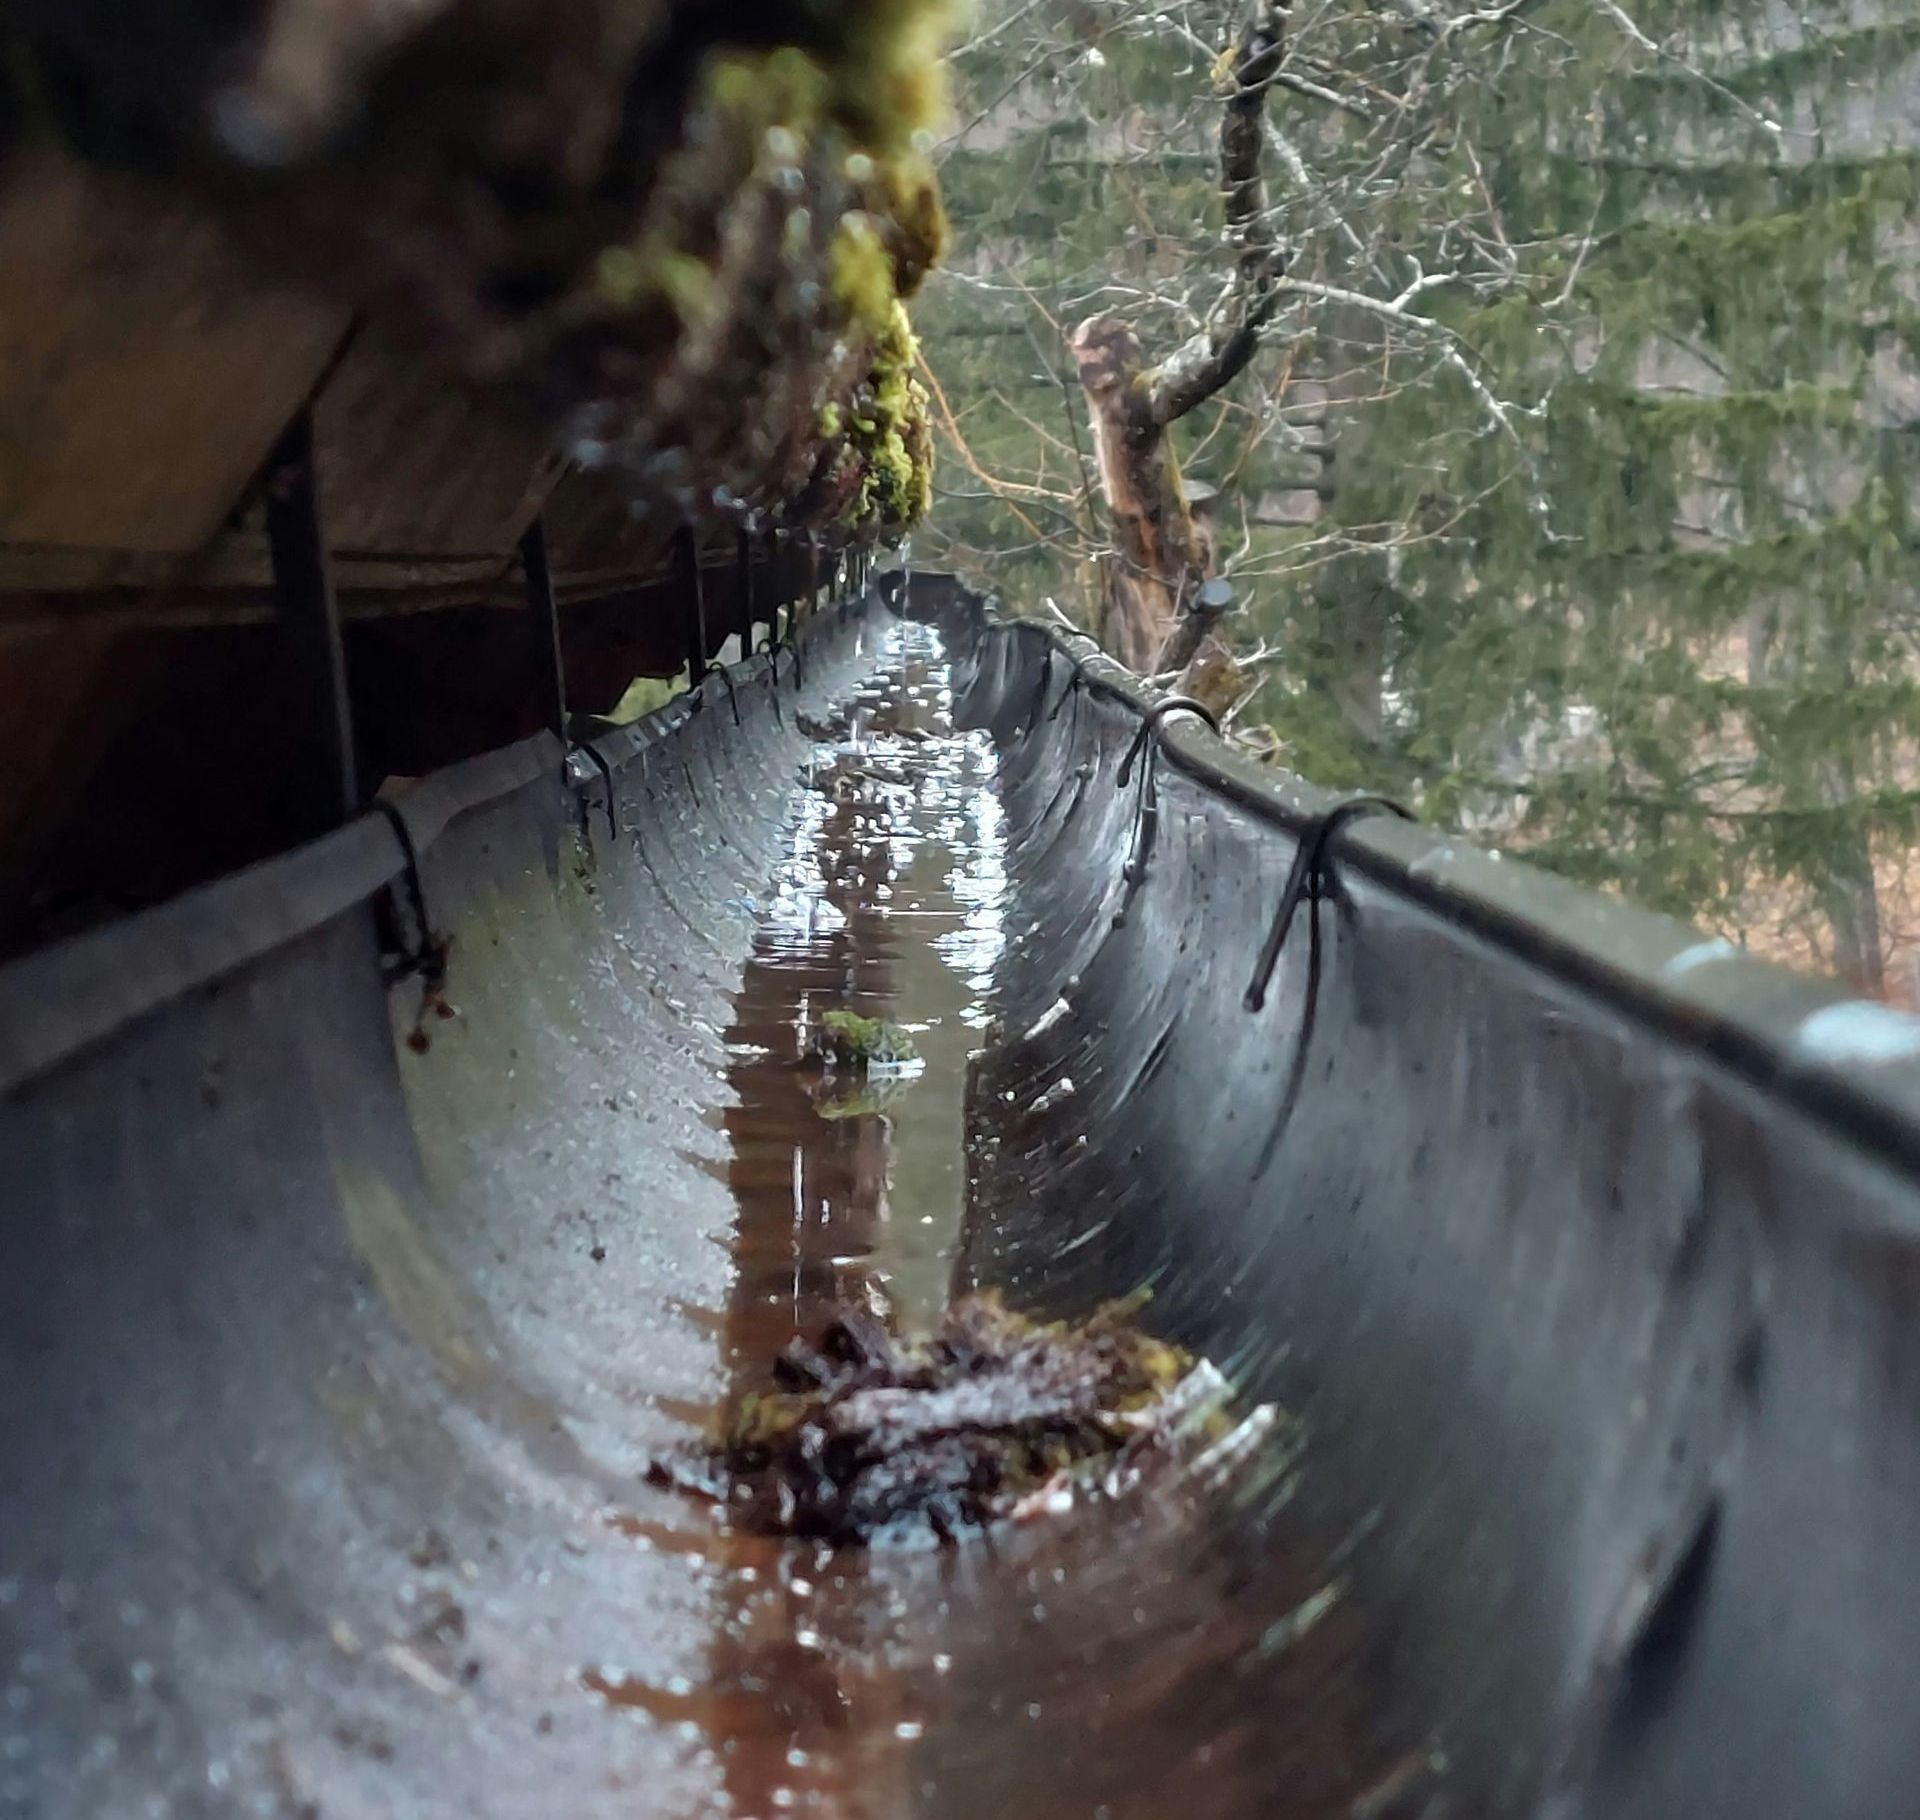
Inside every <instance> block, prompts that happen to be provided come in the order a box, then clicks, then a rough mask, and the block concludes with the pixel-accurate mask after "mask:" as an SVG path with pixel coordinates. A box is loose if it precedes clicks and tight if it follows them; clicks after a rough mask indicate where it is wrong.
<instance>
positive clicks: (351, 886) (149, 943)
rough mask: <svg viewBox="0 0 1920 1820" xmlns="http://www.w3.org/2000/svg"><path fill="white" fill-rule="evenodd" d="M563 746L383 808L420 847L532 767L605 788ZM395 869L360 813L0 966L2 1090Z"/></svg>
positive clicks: (632, 740)
mask: <svg viewBox="0 0 1920 1820" xmlns="http://www.w3.org/2000/svg"><path fill="white" fill-rule="evenodd" d="M868 605H869V603H867V602H861V603H858V604H857V605H856V606H855V607H853V608H851V609H849V613H848V614H847V615H845V616H843V615H840V614H833V613H827V612H823V613H822V614H821V615H820V616H819V617H818V618H817V619H813V620H809V621H808V622H807V624H806V625H805V626H804V627H803V628H802V637H803V638H804V639H805V641H806V642H807V643H808V644H812V643H814V642H816V641H817V640H818V639H819V638H820V637H821V636H822V635H830V634H831V633H832V632H834V631H837V630H839V629H840V628H841V627H842V626H843V625H844V624H845V622H846V618H848V617H851V616H852V614H853V613H857V612H863V611H865V610H867V607H868ZM791 648H792V647H791V646H783V647H782V650H790V649H791ZM729 673H730V674H731V675H732V677H733V679H734V681H735V683H736V685H743V684H747V683H754V682H763V681H764V679H766V678H768V677H771V679H772V681H773V682H774V684H775V685H776V686H777V685H778V682H779V680H780V670H779V664H778V661H777V658H771V657H769V656H768V655H767V654H766V653H760V654H756V655H754V656H752V657H748V658H745V659H743V660H742V661H741V662H739V663H737V664H733V665H731V666H729ZM710 704H711V696H710V694H709V693H708V690H707V688H706V686H705V685H704V684H703V685H702V686H699V687H695V688H693V689H690V690H688V691H686V692H685V693H684V694H681V695H679V696H676V697H675V698H674V699H673V700H672V701H670V702H668V703H666V704H665V705H664V706H662V707H660V708H657V709H655V710H654V712H653V713H651V714H649V715H647V716H645V717H644V718H643V719H641V720H638V721H635V722H634V723H633V724H632V725H631V726H629V727H620V728H617V729H615V730H614V731H612V732H610V733H606V734H603V735H601V736H600V737H599V738H598V739H596V740H594V741H593V742H592V749H593V750H594V751H595V752H597V753H598V754H599V755H600V757H601V758H602V759H603V760H604V761H605V763H606V765H607V767H608V769H609V770H610V771H611V772H612V773H613V774H615V775H618V774H619V773H620V772H622V771H624V770H625V769H626V768H627V767H628V766H629V765H631V764H633V763H634V762H635V761H636V760H637V759H638V758H639V757H640V756H641V755H642V754H643V753H644V752H646V751H648V750H649V749H650V748H652V747H654V746H657V745H659V744H661V743H662V742H663V741H665V740H668V739H671V738H672V737H673V736H674V735H675V734H676V733H678V732H679V731H680V730H681V729H682V728H683V727H684V726H685V725H686V724H687V723H688V722H689V721H691V720H692V719H694V717H695V716H697V715H698V714H700V713H701V712H702V711H703V710H704V709H705V708H706V707H707V706H709V705H710ZM567 756H568V755H567V753H566V751H565V750H564V749H563V748H562V746H561V743H560V741H559V739H558V738H557V737H555V735H553V734H552V733H536V734H534V735H532V736H531V737H530V738H527V739H523V740H520V741H518V742H517V743H515V744H513V745H510V746H500V747H497V748H495V749H494V750H493V751H491V752H482V753H480V754H478V755H477V756H475V757H473V758H469V759H463V760H461V761H460V762H459V763H458V764H453V765H448V766H447V767H446V768H445V769H444V770H440V771H435V772H433V773H431V774H430V775H429V776H427V777H424V778H422V779H421V780H420V781H419V782H418V783H417V784H414V785H413V786H412V787H411V788H409V789H408V790H407V791H406V792H405V794H404V795H401V796H398V797H396V798H394V799H393V807H394V808H395V809H397V810H398V811H399V814H400V817H401V819H402V820H403V821H404V822H405V823H406V825H407V832H408V834H409V835H410V836H411V837H412V841H413V848H414V851H415V853H417V854H419V855H420V856H422V857H423V858H424V857H425V855H426V854H427V852H428V850H429V849H430V848H431V847H432V846H433V843H434V841H435V840H436V839H438V838H439V836H440V835H441V834H442V833H444V832H445V830H446V829H447V827H448V826H449V825H450V824H451V823H453V822H454V821H456V820H457V819H458V818H459V817H460V816H462V815H465V814H467V813H468V812H469V811H471V810H474V809H479V808H483V807H484V806H485V805H487V804H488V803H492V802H496V801H498V800H499V799H500V798H502V797H505V796H510V795H512V794H513V793H514V792H515V791H516V790H520V789H523V788H524V787H525V786H526V785H528V784H530V783H533V782H534V781H536V780H537V779H538V778H539V777H541V776H542V775H543V774H545V775H549V776H551V777H552V778H553V780H554V786H555V789H556V790H565V791H567V792H568V793H569V794H571V795H574V796H576V797H577V796H580V795H582V794H584V793H585V792H588V791H591V790H595V789H599V788H601V787H602V784H601V777H600V773H599V770H598V768H597V767H589V768H587V769H586V770H585V771H584V772H583V773H582V774H580V775H575V773H574V771H573V768H572V766H571V765H570V764H568V763H567V762H566V760H567ZM405 866H406V854H405V852H404V850H403V849H402V847H401V844H400V837H399V835H398V834H397V833H396V832H395V830H394V827H393V824H392V822H391V821H389V820H388V818H387V817H386V815H384V814H382V813H378V812H369V813H367V814H364V815H361V816H359V817H357V818H356V819H355V820H353V821H351V822H349V823H347V824H346V826H344V827H341V828H336V829H335V830H334V831H333V832H332V833H330V834H323V835H321V836H319V837H318V838H317V839H315V840H311V841H308V842H306V843H305V844H304V845H302V846H298V847H293V848H290V849H289V850H288V851H286V852H285V853H278V854H275V855H274V856H273V857H272V858H271V859H264V860H261V861H260V862H259V863H258V864H256V865H252V866H247V867H243V868H242V869H241V870H240V871H238V872H233V873H229V874H228V875H227V876H226V877H225V878H218V879H214V880H211V881H210V882H209V883H207V884H204V885H197V886H195V887H193V888H192V889H191V890H188V891H184V892H182V893H181V894H180V895H179V896H178V897H176V898H171V899H169V900H168V901H167V902H166V903H163V904H156V905H154V906H153V908H151V909H148V910H141V911H137V912H135V913H134V914H133V915H131V916H129V917H127V918H125V919H124V920H123V921H119V922H115V923H110V924H108V925H106V926H104V927H102V928H99V929H90V930H87V931H85V932H84V933H82V934H80V935H75V936H72V937H69V938H68V939H67V940H65V941H61V942H56V943H54V944H52V945H51V946H49V947H46V948H43V949H39V950H37V951H36V952H34V953H31V954H28V955H24V956H22V957H21V958H20V959H18V960H16V961H12V962H10V963H8V964H7V965H5V966H4V967H0V1098H6V1097H8V1096H11V1095H14V1094H17V1093H19V1092H21V1091H22V1090H23V1089H25V1088H27V1087H29V1086H31V1085H32V1083H33V1082H34V1081H36V1080H38V1079H39V1078H40V1077H41V1076H43V1075H45V1074H48V1073H50V1072H51V1071H52V1070H53V1069H55V1068H57V1067H59V1066H60V1065H61V1064H62V1063H64V1062H66V1061H69V1060H71V1059H72V1058H73V1057H74V1056H76V1055H78V1054H80V1053H81V1052H82V1051H83V1050H86V1049H90V1048H92V1047H93V1046H94V1045H95V1044H97V1043H101V1042H104V1041H105V1040H107V1039H108V1038H109V1037H111V1036H113V1035H114V1033H115V1032H116V1031H119V1030H122V1029H124V1028H125V1027H126V1026H128V1025H129V1024H132V1023H134V1022H136V1021H138V1020H139V1019H141V1018H143V1017H146V1016H147V1015H148V1014H149V1013H151V1012H154V1011H158V1010H160V1009H161V1008H162V1007H163V1006H165V1005H168V1004H170V1003H172V1002H173V1001H174V1000H176V999H179V998H183V997H185V996H186V995H187V994H188V993H191V992H194V991H197V990H199V989H201V988H203V987H206V986H211V985H213V984H215V983H216V982H218V981H219V980H222V979H224V978H226V977H227V976H228V975H230V974H232V973H235V972H237V971H239V970H240V969H241V968H242V967H245V966H246V965H248V963H250V962H252V961H256V960H258V959H260V957H261V956H263V955H266V954H270V953H271V952H272V951H273V950H274V949H276V948H278V947H281V946H283V945H284V944H285V943H288V942H291V941H296V940H298V939H299V938H300V937H301V936H303V935H307V934H310V933H311V932H312V931H313V930H315V929H318V928H319V927H321V926H322V925H323V924H325V923H328V922H331V921H332V920H333V919H334V918H335V917H337V916H341V915H343V914H345V913H346V912H347V911H349V910H351V909H352V908H353V907H354V906H355V905H356V904H359V903H362V902H364V901H365V900H366V899H368V898H370V897H372V896H373V894H374V893H375V892H377V891H379V890H380V889H381V888H382V887H383V886H385V885H387V884H388V883H390V882H391V881H392V880H393V879H395V878H397V877H398V876H399V875H400V874H401V872H402V871H404V869H405Z"/></svg>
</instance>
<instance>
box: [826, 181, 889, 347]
mask: <svg viewBox="0 0 1920 1820" xmlns="http://www.w3.org/2000/svg"><path fill="white" fill-rule="evenodd" d="M827 269H828V272H829V274H830V279H831V283H832V286H833V294H834V296H835V298H836V299H838V301H839V302H840V303H842V304H843V305H845V307H846V311H847V315H848V319H849V321H850V322H851V324H852V326H853V327H854V328H855V329H856V330H857V331H858V332H859V333H860V335H861V336H862V337H866V336H877V335H880V334H882V333H884V332H885V330H886V328H887V325H888V321H889V319H890V316H891V312H892V310H893V306H894V289H893V261H892V260H891V259H890V258H889V257H888V255H887V248H886V244H885V242H884V241H882V239H881V238H880V233H879V230H878V229H877V228H876V227H875V226H874V224H873V220H872V218H871V217H870V216H868V215H867V214H866V213H865V212H864V211H863V210H860V209H850V210H848V212H847V213H846V214H844V215H842V216H841V217H840V222H839V225H838V226H837V227H836V228H835V229H834V231H833V243H832V245H831V246H830V247H829V249H828V253H827Z"/></svg>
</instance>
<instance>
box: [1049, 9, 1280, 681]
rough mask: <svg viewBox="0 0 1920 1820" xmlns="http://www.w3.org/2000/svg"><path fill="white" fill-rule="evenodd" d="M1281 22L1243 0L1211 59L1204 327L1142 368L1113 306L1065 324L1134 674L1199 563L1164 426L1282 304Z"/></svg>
mask: <svg viewBox="0 0 1920 1820" xmlns="http://www.w3.org/2000/svg"><path fill="white" fill-rule="evenodd" d="M1286 25H1287V13H1286V6H1285V4H1284V0H1251V4H1250V5H1249V7H1248V10H1247V14H1246V17H1245V19H1244V21H1243V22H1242V24H1241V26H1240V30H1239V33H1238V35H1237V37H1236V38H1235V40H1234V43H1233V45H1232V46H1231V47H1230V49H1231V55H1230V56H1229V57H1228V58H1227V59H1226V60H1225V62H1224V67H1223V68H1222V71H1221V83H1222V90H1221V93H1222V107H1221V118H1220V189H1221V199H1222V203H1223V205H1224V211H1225V215H1226V233H1227V242H1228V244H1229V245H1230V246H1231V247H1232V248H1233V250H1234V263H1233V270H1232V272H1231V273H1230V275H1229V276H1228V278H1227V281H1226V283H1225V285H1224V287H1223V288H1222V290H1221V294H1220V296H1219V297H1218V299H1217V300H1216V301H1215V303H1214V306H1213V308H1212V309H1210V310H1209V311H1208V312H1207V315H1206V319H1205V321H1204V322H1203V323H1202V325H1201V327H1200V328H1199V329H1198V330H1197V331H1196V332H1195V333H1194V334H1192V335H1191V336H1189V337H1188V338H1187V340H1185V341H1184V342H1182V343H1181V344H1180V345H1179V346H1178V347H1176V348H1174V349H1173V350H1172V351H1171V352H1170V353H1169V354H1168V355H1167V356H1166V357H1165V358H1164V359H1163V360H1160V361H1157V362H1156V363H1154V364H1153V365H1151V366H1149V365H1147V364H1146V363H1145V361H1144V359H1143V357H1142V355H1141V352H1140V340H1139V337H1138V336H1137V335H1135V334H1134V332H1133V330H1132V329H1131V328H1129V327H1128V326H1127V325H1126V324H1125V323H1124V322H1122V321H1120V320H1119V319H1118V318H1117V317H1114V316H1097V317H1095V318H1094V319H1093V320H1092V321H1090V322H1083V323H1082V324H1081V325H1080V326H1079V328H1077V329H1076V330H1075V331H1074V333H1073V338H1072V343H1071V345H1072V349H1073V356H1074V360H1075V362H1076V363H1077V365H1078V368H1079V374H1080V388H1081V390H1082V391H1083V392H1084V393H1085V394H1086V399H1087V415H1088V417H1089V419H1090V420H1091V422H1092V426H1093V441H1094V455H1095V459H1096V461H1097V463H1098V467H1099V473H1100V490H1101V492H1102V493H1103V494H1104V495H1105V498H1106V504H1107V510H1108V513H1109V516H1110V518H1111V521H1112V527H1113V541H1114V554H1113V556H1112V557H1111V558H1110V559H1109V562H1108V565H1107V568H1108V572H1107V610H1106V612H1105V614H1104V615H1103V620H1104V622H1105V626H1106V631H1105V634H1104V635H1103V638H1102V642H1103V643H1104V644H1105V645H1106V647H1107V649H1108V650H1110V651H1112V652H1113V653H1114V655H1115V656H1117V657H1118V658H1119V659H1120V660H1121V661H1122V662H1123V663H1125V664H1127V665H1128V666H1129V667H1130V668H1132V669H1135V670H1139V671H1143V672H1151V671H1153V670H1156V669H1158V668H1160V667H1161V665H1162V663H1163V661H1164V654H1165V653H1166V651H1167V649H1168V645H1169V641H1170V640H1171V639H1172V637H1173V635H1174V633H1175V630H1176V628H1178V627H1179V626H1180V622H1181V616H1182V614H1183V613H1184V612H1185V610H1186V609H1187V608H1188V607H1189V606H1191V605H1192V604H1193V599H1194V595H1195V593H1196V592H1197V590H1198V588H1199V584H1200V582H1201V581H1202V580H1204V579H1205V576H1206V566H1207V561H1208V553H1207V551H1206V550H1205V548H1204V547H1203V543H1202V540H1201V539H1200V538H1199V537H1198V536H1197V535H1196V533H1195V530H1194V524H1193V517H1192V514H1191V513H1190V512H1189V511H1188V509H1187V502H1186V500H1185V498H1184V497H1183V495H1182V493H1181V490H1180V469H1179V464H1178V462H1177V461H1176V459H1175V457H1174V452H1173V441H1172V435H1171V432H1172V427H1173V425H1174V424H1176V423H1178V422H1179V420H1180V419H1181V418H1182V417H1184V416H1186V415H1187V413H1188V412H1189V411H1191V410H1193V409H1194V408H1195V407H1196V406H1198V405H1201V404H1204V403H1205V402H1206V401H1207V400H1208V399H1209V398H1211V397H1213V396H1214V394H1215V393H1217V392H1219V391H1220V390H1221V388H1222V387H1224V386H1227V385H1229V384H1231V383H1232V382H1233V380H1235V379H1236V378H1238V377H1239V375H1240V374H1241V373H1243V372H1244V371H1245V370H1246V368H1247V364H1248V363H1249V362H1250V361H1251V360H1252V359H1253V357H1254V355H1255V354H1256V353H1257V352H1258V351H1259V348H1260V337H1261V333H1262V331H1263V330H1264V329H1265V328H1266V326H1267V324H1268V323H1269V322H1271V321H1272V319H1273V316H1274V312H1275V311H1276V310H1277V309H1278V308H1279V303H1280V295H1281V293H1280V284H1279V280H1280V277H1281V275H1282V273H1283V271H1284V269H1285V264H1286V260H1285V254H1284V250H1283V249H1282V248H1281V246H1280V244H1279V242H1278V241H1277V240H1276V239H1275V238H1274V230H1273V222H1272V220H1271V218H1270V217H1269V215H1268V212H1267V196H1266V184H1265V180H1264V177H1263V175H1262V171H1261V149H1262V145H1263V143H1264V135H1265V113H1266V104H1267V93H1268V91H1269V90H1270V89H1271V88H1272V86H1273V82H1274V78H1275V77H1276V76H1277V75H1278V74H1279V72H1280V59H1281V51H1282V47H1283V45H1284V44H1285V41H1286ZM1185 630H1186V633H1187V636H1186V637H1185V638H1184V639H1183V640H1182V641H1181V644H1180V646H1179V650H1180V653H1181V655H1182V656H1183V657H1184V658H1185V660H1186V661H1185V663H1184V666H1183V667H1184V668H1185V670H1186V672H1187V676H1188V679H1189V686H1190V687H1196V688H1197V687H1199V686H1201V684H1202V682H1204V683H1205V684H1206V685H1207V686H1209V687H1210V688H1211V690H1212V692H1213V693H1214V694H1215V695H1216V696H1217V695H1220V694H1223V693H1225V692H1227V691H1228V690H1230V689H1231V687H1232V682H1233V675H1234V671H1233V664H1232V660H1231V658H1230V656H1229V655H1228V653H1227V651H1226V649H1225V647H1224V646H1223V645H1222V644H1221V643H1220V642H1219V640H1218V639H1215V638H1212V637H1210V636H1197V634H1199V633H1200V632H1201V627H1200V626H1198V625H1195V626H1191V627H1187V628H1185Z"/></svg>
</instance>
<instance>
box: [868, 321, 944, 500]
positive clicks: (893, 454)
mask: <svg viewBox="0 0 1920 1820" xmlns="http://www.w3.org/2000/svg"><path fill="white" fill-rule="evenodd" d="M919 357H920V349H919V344H918V343H917V342H916V341H915V339H914V334H913V328H912V325H911V324H910V323H909V322H908V321H907V312H906V310H905V309H904V308H903V307H902V305H901V304H900V303H899V302H898V301H896V302H895V303H894V304H893V306H892V308H891V309H890V310H889V312H888V315H887V325H886V327H885V329H884V330H883V331H882V332H881V334H880V337H879V339H878V340H877V341H876V342H875V344H874V350H873V363H872V366H871V368H870V369H869V371H868V374H867V382H866V384H865V386H864V387H862V389H861V395H860V402H859V409H858V413H857V415H856V416H855V417H854V419H853V422H852V426H851V428H850V430H849V433H848V441H849V443H850V444H851V446H852V449H853V453H854V454H855V456H856V458H857V459H858V460H859V462H860V464H861V477H860V487H859V491H858V493H857V494H856V495H855V497H854V500H853V503H852V506H851V508H850V510H849V514H848V515H849V517H851V518H852V519H853V520H854V521H855V522H856V523H864V522H867V521H870V520H877V521H878V522H879V524H880V525H881V526H883V527H885V528H888V529H899V528H903V527H905V526H907V525H910V524H912V523H913V522H914V521H915V520H916V519H919V518H922V517H924V516H925V515H926V511H927V508H928V506H929V505H930V504H931V503H932V492H933V438H932V434H931V431H930V428H929V425H928V422H927V393H926V388H925V387H923V386H922V385H921V384H920V382H919V380H918V379H916V378H915V377H914V368H915V366H916V365H917V364H918V362H919Z"/></svg>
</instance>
